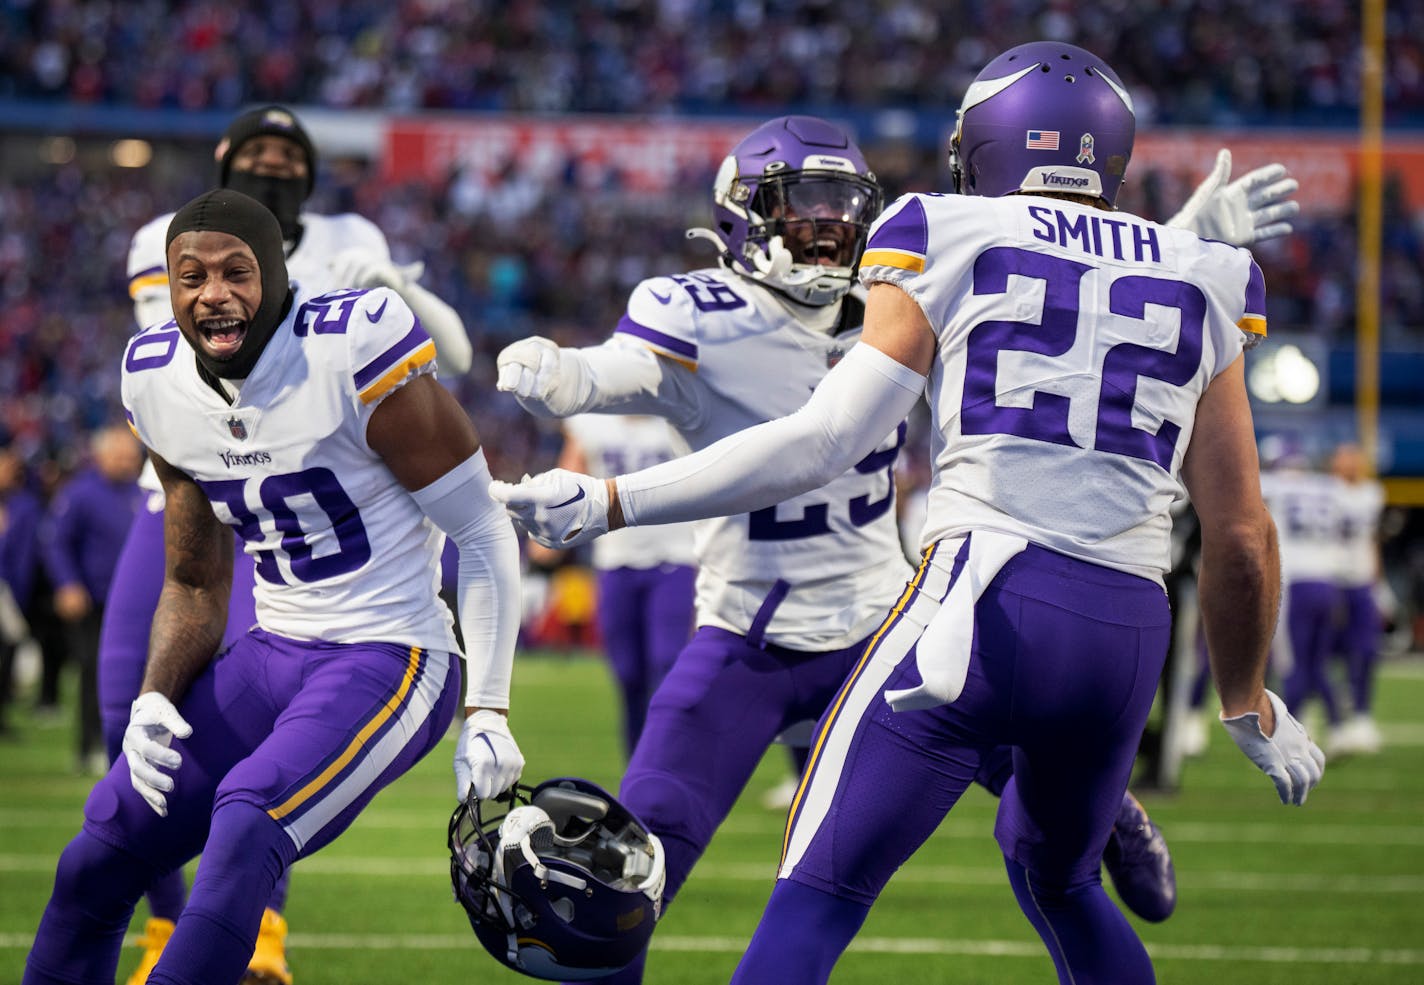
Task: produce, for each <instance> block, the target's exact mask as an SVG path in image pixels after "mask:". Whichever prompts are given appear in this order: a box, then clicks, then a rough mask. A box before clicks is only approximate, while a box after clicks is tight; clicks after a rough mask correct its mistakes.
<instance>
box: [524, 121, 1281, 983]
mask: <svg viewBox="0 0 1424 985" xmlns="http://www.w3.org/2000/svg"><path fill="white" fill-rule="evenodd" d="M1225 165H1226V167H1225V170H1223V168H1222V167H1221V165H1220V164H1219V165H1218V168H1217V169H1216V171H1214V172H1213V175H1212V177H1211V178H1210V179H1208V182H1207V184H1206V185H1205V186H1204V187H1203V190H1202V191H1200V192H1199V193H1198V194H1197V195H1194V196H1193V200H1192V201H1191V203H1189V206H1190V208H1189V210H1186V211H1189V213H1190V215H1189V216H1185V217H1184V218H1183V221H1186V220H1187V219H1189V218H1190V219H1196V220H1201V219H1203V218H1204V217H1205V216H1212V217H1213V220H1212V221H1214V222H1217V223H1218V224H1221V225H1226V224H1229V225H1233V226H1234V227H1235V228H1236V229H1237V230H1238V231H1240V232H1241V234H1242V235H1243V236H1251V237H1255V236H1257V235H1275V234H1278V233H1280V232H1283V231H1288V229H1289V224H1288V223H1286V222H1284V220H1285V219H1287V218H1288V217H1289V215H1290V214H1291V213H1292V209H1291V208H1290V207H1289V206H1290V205H1294V203H1289V204H1287V205H1283V204H1282V203H1280V202H1279V201H1277V199H1279V198H1280V197H1281V196H1282V195H1288V194H1289V193H1290V191H1292V190H1294V187H1295V185H1294V182H1290V181H1288V180H1287V181H1282V175H1283V169H1271V170H1269V171H1268V172H1257V173H1253V175H1250V176H1248V177H1247V178H1245V179H1242V180H1241V181H1239V182H1236V183H1234V184H1231V185H1224V184H1223V182H1224V180H1225V178H1226V172H1227V171H1229V157H1226V158H1225ZM1247 186H1249V187H1250V191H1249V193H1248V191H1247ZM1268 189H1269V194H1265V195H1264V197H1263V193H1265V192H1266V191H1267V190H1268ZM1267 199H1269V201H1267ZM881 204H882V202H881V192H880V188H879V185H878V184H877V182H876V181H875V177H874V175H873V174H872V173H871V172H870V169H869V167H868V166H867V164H866V162H865V158H864V156H863V155H862V154H861V152H860V150H859V149H858V148H857V147H856V146H855V144H854V143H853V142H852V141H851V140H850V139H849V138H848V137H847V135H846V134H845V133H844V132H843V131H842V130H841V129H840V128H839V127H837V126H835V125H833V124H831V123H828V122H826V121H824V120H820V119H817V118H813V117H805V116H789V117H781V118H778V119H774V120H772V121H770V122H768V123H766V124H763V125H762V126H760V127H758V128H757V129H756V130H754V131H753V132H752V133H751V134H750V135H748V136H747V137H746V138H744V139H743V140H742V141H741V142H740V143H739V144H737V146H736V147H735V148H734V149H733V150H732V152H731V154H730V155H729V156H728V157H727V158H726V160H725V161H724V163H723V164H722V167H721V169H720V172H719V174H718V175H717V178H716V182H715V186H714V191H713V218H714V227H715V228H713V229H706V230H693V231H691V232H690V233H689V235H694V236H700V237H704V238H707V239H709V240H710V241H711V242H712V243H713V244H714V246H715V247H716V249H717V250H718V254H719V260H720V262H719V265H718V266H716V267H710V268H706V269H702V270H696V271H692V272H690V273H686V274H678V275H674V276H668V277H655V278H653V279H651V280H647V281H644V282H643V283H642V284H640V285H638V287H637V288H635V289H634V291H633V293H632V296H631V297H630V299H629V303H628V310H627V314H626V315H625V316H624V318H623V319H622V321H621V322H620V323H619V324H618V326H617V328H616V330H615V332H614V335H613V338H612V339H611V340H609V341H608V342H606V343H604V344H602V345H600V346H594V347H589V348H583V349H570V348H559V347H557V346H556V345H555V344H554V343H553V342H551V341H549V340H547V339H542V338H530V339H524V340H521V341H519V342H516V343H514V344H513V345H511V346H509V347H508V348H506V349H505V350H504V351H503V352H501V353H500V355H499V357H498V362H499V373H500V375H499V383H498V385H499V388H500V389H502V390H507V391H510V392H512V393H514V394H515V396H516V397H517V398H518V399H519V402H520V403H521V404H522V405H523V406H524V407H525V408H526V409H527V410H529V411H531V412H532V413H535V414H539V415H543V416H553V417H566V416H569V415H572V414H581V413H585V412H589V411H599V412H617V413H648V414H658V415H661V416H663V417H665V418H667V419H668V420H669V421H670V422H672V424H673V425H674V426H675V427H676V428H677V429H678V431H679V432H680V433H681V434H682V436H683V438H684V439H686V441H687V443H688V444H689V445H690V446H691V447H693V448H697V449H700V448H706V447H707V446H709V445H711V444H712V443H713V442H716V441H718V440H719V439H724V438H730V441H732V442H733V443H735V442H738V441H740V440H741V438H739V437H735V436H737V435H739V434H740V433H741V432H743V431H744V430H745V429H747V428H749V427H752V426H754V425H757V424H760V423H763V422H766V421H771V420H775V419H776V418H778V417H781V416H783V415H786V414H789V413H791V412H792V411H793V410H795V409H796V408H797V407H799V406H800V405H801V404H802V403H804V402H805V399H806V397H807V396H808V395H809V394H810V393H811V392H812V391H813V390H815V389H816V387H817V385H818V384H820V382H821V380H822V379H824V378H825V377H826V375H827V373H828V371H830V370H831V369H832V367H834V366H836V365H837V364H838V363H839V362H840V361H841V360H842V359H843V358H844V357H845V356H846V354H847V353H849V352H850V351H852V349H853V347H854V346H855V343H856V340H857V339H858V338H859V337H860V333H861V322H862V317H863V312H864V297H865V295H864V293H863V291H862V290H860V289H854V290H853V284H854V278H855V270H856V265H857V263H859V262H860V260H861V252H862V250H863V249H864V247H865V241H866V235H867V231H868V228H869V224H870V223H871V221H873V220H874V218H875V217H876V216H877V215H878V214H879V212H880V209H881ZM1225 216H1229V217H1230V218H1229V220H1224V219H1223V218H1222V217H1225ZM904 438H905V427H904V425H903V423H898V424H896V425H892V426H891V427H889V428H887V429H886V431H885V432H884V433H882V435H881V437H880V439H879V440H878V441H877V442H876V444H875V446H874V447H873V448H868V449H865V450H864V452H863V453H862V454H861V455H859V456H857V458H856V460H855V461H853V462H850V463H847V464H846V465H845V467H844V468H842V469H840V470H839V471H837V472H836V473H835V474H834V476H827V477H826V481H824V482H822V483H821V484H819V486H818V487H816V488H814V489H812V488H811V487H807V489H804V490H799V491H798V492H797V493H796V494H794V495H788V496H785V497H782V498H781V499H778V500H771V501H767V502H765V503H762V504H761V505H760V506H759V507H758V508H757V509H755V510H750V511H740V512H738V511H731V513H732V515H728V516H719V517H717V518H715V519H708V520H706V522H705V523H704V524H703V525H702V526H700V527H699V539H698V579H697V613H698V628H697V631H696V632H695V634H694V636H693V639H692V641H691V642H690V643H689V644H688V646H687V647H686V648H684V650H683V651H682V653H681V654H680V655H679V657H678V659H677V662H676V663H675V664H674V666H673V669H672V670H671V672H670V673H669V674H668V676H667V677H666V678H665V679H664V681H663V684H662V685H661V687H660V688H659V689H658V691H657V692H656V693H655V694H654V697H653V701H652V705H651V707H650V709H649V712H648V720H647V724H646V726H645V729H644V733H643V739H642V741H640V742H639V743H638V746H637V747H636V748H635V749H634V752H633V756H632V758H631V761H630V763H629V766H628V770H627V773H626V774H625V776H624V778H623V782H622V785H621V787H620V792H619V797H620V799H621V800H622V801H623V802H624V803H625V804H627V805H628V807H629V808H630V809H631V810H632V811H634V813H636V814H637V815H638V816H639V817H641V818H643V819H644V820H645V821H646V822H647V823H648V825H649V827H650V828H651V829H652V830H653V831H654V832H655V833H656V834H657V835H658V837H659V838H660V839H662V842H663V844H664V846H665V848H666V849H667V873H668V880H667V887H666V890H665V894H664V901H665V902H670V901H671V899H672V898H673V897H674V896H675V895H676V893H677V891H678V889H679V888H680V887H681V885H682V883H683V881H684V880H685V879H686V878H687V876H688V874H689V873H690V871H691V869H692V867H693V865H694V864H695V862H696V860H697V859H698V857H699V856H700V855H701V853H702V851H703V850H704V849H705V848H706V846H707V844H708V842H709V841H710V839H711V837H712V834H713V832H714V831H715V830H716V828H717V826H718V825H719V824H720V823H721V822H722V820H723V819H724V818H725V817H726V815H727V813H728V811H729V810H730V809H731V807H732V804H733V802H734V801H735V800H736V798H737V796H738V795H739V794H740V792H741V790H742V788H743V786H744V785H745V784H746V782H747V780H748V778H749V777H750V776H751V774H752V771H753V770H754V769H755V767H756V765H757V763H758V762H759V761H760V759H761V757H762V755H763V753H764V752H765V751H766V749H767V747H768V745H769V743H771V741H772V740H773V738H774V737H775V736H777V735H778V734H780V733H783V732H784V731H785V730H786V729H788V727H791V726H794V725H796V724H797V723H799V722H801V721H803V720H806V719H811V720H814V719H816V718H819V717H820V715H821V714H822V712H824V711H825V709H826V708H827V707H828V706H830V705H831V704H832V702H833V700H834V699H835V698H836V696H837V693H838V691H839V690H840V688H841V686H842V684H843V683H844V682H845V680H846V677H847V675H848V674H849V673H850V672H851V671H852V670H853V669H854V667H855V666H856V664H857V660H858V659H859V657H860V655H861V653H862V652H863V651H864V649H865V644H866V642H867V640H868V639H869V637H870V635H871V634H872V633H873V631H874V630H875V627H876V625H877V624H878V623H879V622H880V621H881V619H882V618H883V613H884V612H885V610H886V609H888V608H890V607H891V606H892V605H893V604H894V603H895V600H896V598H897V597H898V596H899V595H900V594H901V591H902V590H903V585H904V584H905V582H906V581H908V580H909V579H910V577H911V576H912V575H913V571H912V569H911V568H910V567H909V566H908V565H907V563H906V560H905V557H904V554H903V553H902V551H901V549H900V543H899V532H898V529H897V524H896V515H895V510H894V481H895V474H894V471H895V461H896V458H897V456H898V454H899V450H900V447H901V445H902V443H903V441H904ZM786 454H787V457H788V459H789V460H791V461H789V462H788V466H790V465H791V464H792V463H793V462H795V463H799V462H800V460H801V459H803V458H804V457H805V456H806V455H808V454H813V452H811V451H809V450H801V449H797V450H795V451H790V450H788V451H787V453H786ZM815 454H819V452H816V453H815ZM574 495H575V493H574V491H573V490H571V491H570V496H574ZM550 502H551V503H552V502H555V501H554V500H550ZM579 505H587V504H575V505H572V506H571V508H574V509H577V508H578V506H579ZM710 515H711V514H709V516H710ZM709 745H716V747H717V749H718V755H717V756H715V757H713V756H708V755H706V749H707V748H708V746H709ZM970 772H971V776H972V775H974V774H977V778H978V779H979V780H980V781H981V782H982V783H984V784H985V786H987V787H988V788H989V789H990V790H991V791H992V792H995V793H996V794H997V793H1001V792H1002V791H1003V790H1004V786H1005V784H1006V783H1007V780H1008V777H1009V774H1010V772H1011V758H1010V750H1009V749H1008V747H1007V746H1004V747H1003V748H1000V749H998V750H997V751H996V752H994V753H993V754H989V755H986V756H985V757H984V758H983V759H982V761H981V762H979V763H978V764H977V765H976V767H975V769H973V770H971V771H970ZM1119 800H1120V803H1119V814H1120V816H1121V821H1122V823H1121V825H1120V827H1118V828H1117V829H1116V830H1115V832H1114V837H1115V838H1118V839H1120V840H1123V841H1125V842H1126V844H1120V845H1118V848H1119V849H1121V850H1119V851H1116V852H1114V854H1113V860H1114V862H1122V863H1123V866H1122V867H1119V868H1116V869H1115V870H1114V872H1113V875H1114V876H1115V878H1116V877H1119V876H1121V878H1117V885H1118V888H1119V891H1120V893H1121V895H1122V896H1123V897H1124V899H1125V900H1127V901H1129V903H1130V905H1132V906H1133V908H1134V909H1135V910H1136V911H1137V912H1138V913H1139V915H1141V916H1143V917H1145V918H1147V919H1153V920H1161V919H1164V918H1165V917H1166V916H1167V915H1168V914H1169V913H1170V912H1171V909H1172V906H1173V905H1174V903H1175V879H1174V877H1173V875H1172V869H1171V859H1170V856H1169V855H1168V853H1167V850H1166V846H1165V844H1164V843H1163V841H1162V839H1161V836H1160V834H1159V833H1158V832H1157V831H1156V829H1155V827H1153V826H1152V824H1151V822H1150V821H1149V820H1148V819H1147V817H1146V815H1145V813H1143V811H1142V809H1141V807H1140V805H1138V804H1137V802H1136V801H1135V800H1134V799H1133V798H1132V797H1131V796H1130V795H1128V794H1126V793H1125V792H1120V795H1119ZM1099 848H1100V849H1101V848H1102V846H1099ZM641 974H642V971H641V964H640V963H639V964H635V965H633V966H631V967H630V968H628V969H626V970H625V971H624V972H623V973H621V974H620V975H618V976H615V978H614V979H613V980H615V981H618V982H634V981H641Z"/></svg>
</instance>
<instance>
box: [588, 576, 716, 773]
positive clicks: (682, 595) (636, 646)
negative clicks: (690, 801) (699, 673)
mask: <svg viewBox="0 0 1424 985" xmlns="http://www.w3.org/2000/svg"><path fill="white" fill-rule="evenodd" d="M696 580H697V569H696V568H694V567H692V566H690V565H685V564H663V565H659V566H658V567H656V568H610V569H609V570H607V571H600V572H599V573H598V630H599V634H600V635H601V636H602V638H603V649H604V652H605V653H607V655H608V663H609V667H610V668H611V669H612V671H613V676H614V678H615V679H616V680H617V682H618V690H619V692H620V694H621V695H622V698H623V742H624V746H623V748H624V751H625V752H626V753H627V754H629V755H631V754H632V752H633V748H634V747H635V746H637V744H638V736H639V735H641V734H642V731H643V722H644V720H645V719H646V718H647V713H648V701H649V700H650V699H651V697H652V695H653V691H655V690H656V689H657V686H658V684H659V682H661V681H662V679H663V677H664V676H666V674H667V672H668V670H669V669H670V668H671V667H672V665H673V661H674V660H676V659H677V654H678V651H680V650H681V649H682V648H683V647H684V646H685V645H686V644H687V639H688V637H689V636H691V635H692V615H693V596H694V594H695V592H694V587H695V583H696Z"/></svg>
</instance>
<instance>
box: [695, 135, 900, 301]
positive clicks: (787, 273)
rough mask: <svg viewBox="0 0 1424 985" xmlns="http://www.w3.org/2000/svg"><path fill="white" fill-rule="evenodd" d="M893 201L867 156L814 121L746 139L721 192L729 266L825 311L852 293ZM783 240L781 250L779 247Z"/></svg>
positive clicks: (718, 233) (715, 207)
mask: <svg viewBox="0 0 1424 985" xmlns="http://www.w3.org/2000/svg"><path fill="white" fill-rule="evenodd" d="M883 204H884V195H883V193H882V192H881V190H880V185H879V183H877V182H876V180H875V174H874V172H872V171H871V170H870V167H869V166H868V165H867V164H866V163H865V157H864V155H862V154H861V152H860V148H858V147H856V145H855V144H854V142H852V141H851V139H850V137H849V136H848V135H847V134H846V133H845V131H844V130H842V129H841V128H840V127H838V126H836V125H835V124H833V123H830V122H827V121H826V120H822V119H819V118H817V117H814V116H781V117H777V118H776V119H774V120H770V121H768V122H766V123H763V124H762V125H761V126H759V127H757V128H756V129H755V130H753V131H752V132H751V133H749V134H748V135H747V136H746V137H744V138H742V140H741V142H739V143H738V144H737V145H736V146H735V147H733V148H732V152H731V154H730V155H728V156H727V158H726V159H725V160H724V161H723V162H722V167H721V168H720V169H719V170H718V172H717V179H716V182H715V183H714V185H713V189H712V213H713V218H714V221H715V225H716V229H715V230H707V229H694V230H689V231H688V235H689V236H707V237H709V238H711V239H713V240H714V241H716V243H717V244H718V246H719V247H720V248H721V250H722V258H723V261H724V262H725V263H726V264H727V265H729V266H730V267H732V269H734V270H736V271H738V272H739V273H741V274H743V275H745V276H748V277H751V278H754V279H756V280H759V281H761V282H762V283H764V284H766V285H767V286H768V287H771V288H773V289H774V290H777V291H780V292H781V293H783V294H785V295H787V296H788V297H790V298H792V299H793V300H795V301H799V302H801V303H802V304H808V305H818V306H819V305H826V304H832V303H834V302H836V301H839V300H840V299H841V298H842V297H844V296H845V293H846V292H847V291H849V290H850V287H851V284H852V282H853V280H854V277H855V268H856V264H858V263H859V262H860V255H861V252H862V251H863V250H864V249H865V238H866V236H867V234H868V233H869V230H870V224H871V222H873V221H874V220H875V217H876V216H878V215H879V214H880V209H881V206H882V205H883ZM778 237H779V240H778Z"/></svg>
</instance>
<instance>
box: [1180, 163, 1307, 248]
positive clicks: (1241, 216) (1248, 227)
mask: <svg viewBox="0 0 1424 985" xmlns="http://www.w3.org/2000/svg"><path fill="white" fill-rule="evenodd" d="M1230 177H1231V151H1229V150H1227V149H1226V148H1225V147H1223V148H1222V149H1221V150H1219V151H1217V152H1216V166H1215V167H1214V168H1212V171H1211V174H1209V175H1207V176H1206V180H1205V181H1203V182H1202V183H1201V184H1200V185H1198V186H1197V190H1196V191H1194V192H1192V197H1191V198H1189V199H1187V203H1186V204H1185V205H1183V206H1182V210H1181V211H1180V212H1178V213H1177V214H1176V215H1174V216H1172V218H1170V219H1168V220H1167V225H1169V226H1179V227H1181V228H1183V229H1190V230H1192V232H1194V233H1196V234H1197V235H1198V236H1201V237H1202V238H1204V239H1216V240H1220V241H1221V242H1223V243H1230V244H1231V245H1232V246H1250V245H1251V244H1252V243H1259V242H1260V241H1261V240H1263V239H1274V238H1275V237H1277V236H1285V235H1288V234H1289V233H1290V232H1291V230H1292V229H1293V228H1294V227H1293V226H1292V225H1291V223H1290V219H1291V217H1292V216H1295V215H1297V214H1299V212H1300V203H1299V202H1297V201H1295V200H1294V199H1292V198H1291V197H1290V196H1291V195H1294V194H1295V192H1296V189H1298V188H1299V187H1300V182H1298V181H1296V180H1295V179H1294V178H1291V177H1289V176H1288V175H1287V173H1286V167H1285V165H1284V164H1268V165H1266V166H1265V167H1263V168H1257V169H1256V170H1255V171H1252V172H1250V173H1248V174H1246V175H1244V176H1243V177H1240V178H1237V179H1236V180H1235V181H1233V182H1232V183H1231V184H1229V185H1228V184H1226V180H1227V179H1228V178H1230Z"/></svg>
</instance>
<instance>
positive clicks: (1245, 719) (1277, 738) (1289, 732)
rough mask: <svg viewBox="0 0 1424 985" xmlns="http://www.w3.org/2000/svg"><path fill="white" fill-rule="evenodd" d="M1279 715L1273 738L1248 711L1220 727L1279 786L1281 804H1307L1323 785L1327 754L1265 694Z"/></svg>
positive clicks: (1257, 716) (1272, 696) (1278, 701)
mask: <svg viewBox="0 0 1424 985" xmlns="http://www.w3.org/2000/svg"><path fill="white" fill-rule="evenodd" d="M1266 697H1268V698H1269V699H1270V701H1271V707H1272V708H1273V709H1274V710H1275V713H1276V730H1275V732H1274V733H1273V734H1272V735H1269V736H1268V735H1266V733H1264V732H1262V731H1261V716H1260V714H1259V713H1258V712H1254V711H1248V712H1247V713H1246V714H1244V715H1237V716H1236V717H1235V718H1223V719H1222V720H1221V724H1222V725H1224V726H1226V731H1227V732H1228V733H1229V734H1230V735H1231V738H1232V740H1233V741H1234V742H1235V743H1236V745H1237V746H1238V747H1240V749H1241V751H1242V752H1244V753H1245V754H1246V758H1247V759H1249V760H1251V762H1253V763H1255V764H1256V766H1257V768H1258V769H1260V771H1261V772H1262V773H1265V774H1266V775H1267V776H1269V777H1270V778H1271V780H1272V782H1274V783H1275V785H1276V793H1278V794H1280V797H1281V803H1282V804H1295V805H1297V806H1299V805H1301V804H1304V803H1305V798H1306V795H1307V794H1309V793H1310V790H1311V788H1312V787H1314V786H1315V785H1316V784H1317V783H1319V782H1320V777H1321V776H1322V775H1324V773H1325V754H1324V753H1323V752H1321V751H1320V747H1319V746H1317V745H1316V744H1315V743H1314V742H1312V741H1311V740H1310V736H1308V735H1306V734H1305V729H1304V728H1303V727H1302V726H1301V724H1300V722H1298V721H1296V720H1295V718H1294V716H1292V715H1291V713H1290V712H1289V711H1287V710H1286V703H1285V702H1284V701H1282V700H1281V699H1280V698H1278V697H1276V695H1275V694H1274V693H1273V692H1271V691H1267V692H1266Z"/></svg>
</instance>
